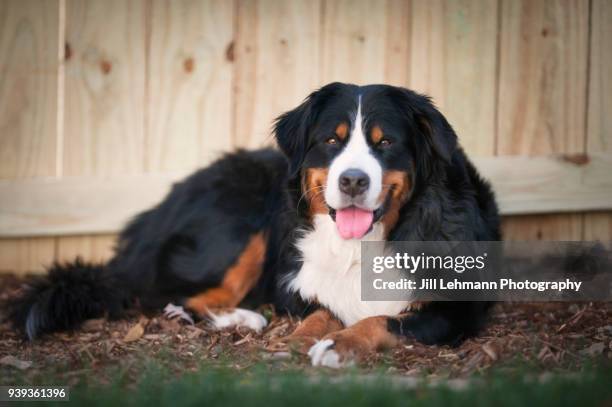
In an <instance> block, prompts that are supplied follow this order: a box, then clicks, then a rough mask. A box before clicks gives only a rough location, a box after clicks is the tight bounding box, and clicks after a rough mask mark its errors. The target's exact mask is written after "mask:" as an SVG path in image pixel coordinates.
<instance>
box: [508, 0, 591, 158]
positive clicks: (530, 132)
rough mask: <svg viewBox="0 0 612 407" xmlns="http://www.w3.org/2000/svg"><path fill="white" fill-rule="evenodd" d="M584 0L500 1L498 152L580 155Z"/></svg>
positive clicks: (585, 26) (585, 27) (585, 31)
mask: <svg viewBox="0 0 612 407" xmlns="http://www.w3.org/2000/svg"><path fill="white" fill-rule="evenodd" d="M588 6H589V2H588V0H542V1H529V0H517V1H514V0H504V1H502V18H501V20H502V21H501V25H502V26H501V39H500V80H499V104H498V114H499V121H498V131H499V136H498V153H499V154H500V155H502V154H550V153H564V152H565V153H582V152H584V140H585V133H584V129H585V121H584V120H585V109H586V92H585V89H586V80H587V49H588V38H587V37H588Z"/></svg>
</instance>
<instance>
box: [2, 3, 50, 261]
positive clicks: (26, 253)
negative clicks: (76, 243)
mask: <svg viewBox="0 0 612 407" xmlns="http://www.w3.org/2000/svg"><path fill="white" fill-rule="evenodd" d="M59 29H60V27H59V2H58V1H51V0H50V1H44V2H41V1H36V0H6V1H2V2H0V178H11V179H16V178H29V177H39V176H51V177H53V176H55V173H56V164H57V161H56V147H57V144H56V143H57V134H56V128H57V121H56V120H57V116H56V108H57V74H58V36H59ZM54 254H55V240H54V239H53V238H40V239H10V240H7V239H3V240H0V270H3V271H12V272H17V273H22V272H29V271H41V270H42V268H43V265H44V264H48V263H50V262H51V261H53V257H54Z"/></svg>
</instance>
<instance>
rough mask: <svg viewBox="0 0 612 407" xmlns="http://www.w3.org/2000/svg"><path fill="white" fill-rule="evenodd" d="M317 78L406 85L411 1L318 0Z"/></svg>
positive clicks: (358, 82)
mask: <svg viewBox="0 0 612 407" xmlns="http://www.w3.org/2000/svg"><path fill="white" fill-rule="evenodd" d="M323 5H324V7H323V10H322V11H323V20H322V22H321V24H322V27H323V28H322V40H321V55H322V57H321V82H322V83H323V84H325V83H329V82H334V81H339V82H351V83H355V84H357V85H367V84H372V83H387V84H390V85H399V86H407V83H408V78H409V74H410V67H409V49H410V27H411V20H410V2H408V1H401V0H393V1H381V2H372V1H367V0H357V1H355V0H340V1H326V2H324V3H323Z"/></svg>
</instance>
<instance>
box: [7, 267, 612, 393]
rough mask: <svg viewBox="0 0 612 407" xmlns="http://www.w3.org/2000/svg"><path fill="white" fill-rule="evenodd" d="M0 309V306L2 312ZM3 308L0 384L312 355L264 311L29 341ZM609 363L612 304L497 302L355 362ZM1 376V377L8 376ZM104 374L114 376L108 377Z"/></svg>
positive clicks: (473, 368)
mask: <svg viewBox="0 0 612 407" xmlns="http://www.w3.org/2000/svg"><path fill="white" fill-rule="evenodd" d="M23 283H24V280H23V279H21V278H17V277H15V276H11V275H1V276H0V301H7V300H9V299H10V298H12V297H13V296H15V295H18V293H19V291H20V290H21V287H22V286H23ZM2 311H3V310H2ZM2 311H0V321H2V322H1V323H0V376H1V377H2V378H0V385H2V384H8V383H10V382H11V380H14V377H16V376H12V377H13V379H11V375H15V374H19V377H21V378H22V379H24V378H25V379H24V380H26V381H27V378H33V377H36V375H40V374H45V373H47V374H56V375H61V376H62V377H63V378H64V379H65V380H67V381H68V382H70V381H71V380H74V381H77V380H78V378H79V377H80V376H83V375H89V376H91V374H92V372H95V373H96V377H98V379H99V380H100V381H102V382H104V381H106V380H111V379H112V378H111V377H108V375H106V373H104V372H106V371H107V369H106V368H109V367H110V368H114V367H119V368H121V369H123V371H124V372H132V374H133V375H134V376H138V374H140V371H141V369H142V363H141V362H142V361H143V360H150V359H154V360H156V361H159V362H161V363H163V364H164V365H166V366H167V367H169V368H170V369H172V370H174V371H176V372H177V374H180V373H181V372H188V371H195V370H197V369H199V368H201V366H202V364H203V363H206V364H217V365H222V366H226V367H229V368H230V369H236V370H242V369H245V368H247V367H250V366H252V365H256V364H267V365H269V366H271V368H273V369H275V370H282V369H300V370H303V369H311V368H310V367H309V363H308V359H307V358H306V357H304V356H302V355H299V354H297V353H291V352H286V351H280V352H279V351H278V350H277V349H274V348H273V347H272V344H273V343H274V342H275V340H276V339H278V338H281V337H284V336H286V335H288V334H289V333H290V332H292V330H293V329H294V328H295V326H296V325H297V323H298V320H297V319H295V318H291V317H287V316H277V315H275V314H274V312H273V310H272V309H271V308H269V307H264V308H262V309H260V310H259V311H261V312H262V313H263V314H264V315H266V316H267V317H268V318H269V321H270V323H269V325H268V326H267V327H266V328H265V329H264V331H263V332H261V333H255V332H252V331H250V330H248V329H242V328H240V329H228V330H224V331H214V330H212V329H210V328H209V327H208V326H206V323H205V322H199V323H197V324H195V325H189V324H186V323H183V322H179V321H177V320H168V319H166V318H164V317H163V316H161V315H159V316H155V317H152V318H147V317H144V316H142V315H139V314H138V312H136V311H135V312H133V313H132V314H130V315H129V316H128V317H127V318H125V319H122V320H118V321H107V320H105V319H96V320H89V321H87V322H86V323H85V324H84V325H83V327H82V328H81V329H80V330H78V331H75V332H71V333H58V334H53V335H47V336H46V337H44V338H41V339H39V340H36V341H34V342H27V341H25V340H24V338H23V335H22V334H20V333H19V332H17V331H15V330H14V329H13V327H11V326H10V324H9V323H8V322H6V321H4V320H3V315H2V314H1V312H2ZM610 359H612V304H611V303H500V304H497V305H496V306H495V308H494V311H493V312H492V315H491V317H490V322H489V324H488V325H487V327H486V329H484V331H483V332H482V333H481V335H479V336H478V337H477V338H473V339H469V340H467V341H465V342H464V343H463V344H462V345H460V346H458V347H456V348H451V347H447V346H426V345H422V344H419V343H417V342H416V341H413V340H410V339H407V340H406V341H405V342H404V343H403V344H402V345H400V346H398V347H397V348H395V349H392V350H389V351H387V352H384V353H375V354H372V355H370V357H369V358H368V359H367V360H365V361H363V363H361V364H360V368H361V369H363V371H364V372H368V371H373V370H380V369H386V370H387V371H391V372H395V373H396V374H398V375H407V376H418V377H423V376H425V377H434V378H436V377H440V378H451V377H452V378H455V377H467V376H471V375H473V374H475V373H476V374H478V373H484V372H487V371H488V370H489V369H491V368H494V367H496V368H500V369H520V368H522V369H524V368H525V366H528V368H529V370H530V371H533V372H551V371H559V372H575V371H578V370H580V369H581V368H582V367H584V366H586V365H589V364H593V362H595V363H598V362H601V361H606V360H610ZM5 373H6V374H5ZM109 375H110V374H109Z"/></svg>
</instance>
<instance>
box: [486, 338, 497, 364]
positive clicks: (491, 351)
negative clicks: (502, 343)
mask: <svg viewBox="0 0 612 407" xmlns="http://www.w3.org/2000/svg"><path fill="white" fill-rule="evenodd" d="M482 351H483V352H484V353H486V355H487V356H488V357H490V358H491V360H493V361H495V360H497V358H498V352H497V349H496V347H495V345H494V344H493V343H492V342H487V343H485V344H484V345H482Z"/></svg>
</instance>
